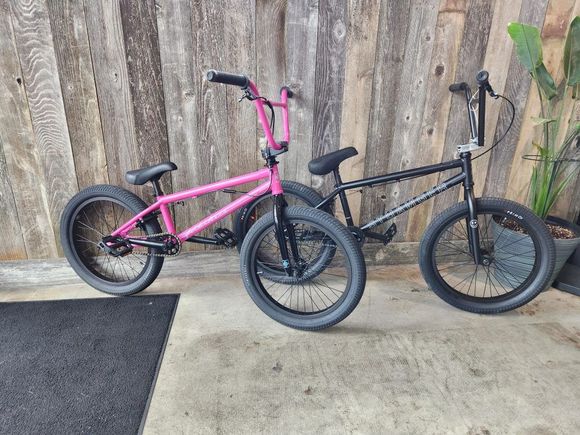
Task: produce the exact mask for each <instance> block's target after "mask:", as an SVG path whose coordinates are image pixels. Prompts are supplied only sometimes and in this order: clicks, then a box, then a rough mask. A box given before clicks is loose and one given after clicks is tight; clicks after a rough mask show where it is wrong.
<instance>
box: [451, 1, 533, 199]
mask: <svg viewBox="0 0 580 435" xmlns="http://www.w3.org/2000/svg"><path fill="white" fill-rule="evenodd" d="M521 5H522V1H521V0H514V1H511V2H501V1H500V2H496V3H495V8H494V13H493V21H492V23H491V29H490V35H489V39H488V41H487V47H486V52H485V59H484V61H483V66H482V67H483V68H484V69H486V70H487V71H488V72H489V74H490V82H491V83H492V85H493V89H494V91H495V92H496V93H498V94H502V95H503V94H504V89H505V86H506V81H507V79H508V74H509V67H510V63H509V62H506V59H510V58H511V55H512V50H513V44H512V42H511V39H509V37H507V30H506V29H507V25H508V23H509V22H511V21H517V20H518V17H519V14H520V10H521ZM506 38H507V39H506ZM524 99H525V97H524ZM487 103H488V104H487V105H486V116H485V118H486V119H485V129H486V134H485V141H486V143H485V148H486V150H488V149H489V148H490V147H491V146H492V145H493V143H494V138H496V137H497V136H496V135H495V133H496V126H497V124H498V119H499V114H500V109H502V108H503V105H504V102H503V100H497V101H495V100H493V99H491V98H489V96H488V98H487ZM504 110H505V109H504ZM502 127H505V126H504V125H502ZM499 133H500V134H503V132H499ZM505 140H507V138H506V139H504V141H505ZM499 146H510V145H509V142H502V144H501V145H499ZM474 154H475V155H474V157H476V158H475V160H473V182H474V188H475V195H476V196H482V195H483V191H484V187H485V180H486V177H487V169H488V165H489V159H490V153H489V152H488V153H485V154H483V155H482V156H481V157H477V155H479V154H481V153H480V152H478V153H474ZM457 197H458V200H459V201H463V192H462V191H461V189H460V191H459V192H458V195H457Z"/></svg>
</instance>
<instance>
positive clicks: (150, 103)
mask: <svg viewBox="0 0 580 435" xmlns="http://www.w3.org/2000/svg"><path fill="white" fill-rule="evenodd" d="M120 11H121V25H122V29H123V41H124V45H125V55H126V58H127V78H128V80H129V90H130V93H131V103H132V108H133V123H134V126H135V139H136V146H137V148H136V150H135V151H136V162H138V166H139V167H144V166H150V165H154V164H157V163H161V162H165V161H168V160H169V146H168V142H167V126H166V122H165V107H164V104H163V81H162V78H161V61H160V56H159V45H158V34H157V22H156V21H157V20H156V17H155V2H154V0H144V1H138V2H134V1H130V0H120ZM128 169H136V168H128ZM160 181H161V187H162V189H163V191H166V192H170V191H171V190H172V189H171V177H170V176H164V177H162V178H161V180H160ZM150 199H153V197H151V198H150Z"/></svg>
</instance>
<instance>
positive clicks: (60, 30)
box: [47, 0, 109, 189]
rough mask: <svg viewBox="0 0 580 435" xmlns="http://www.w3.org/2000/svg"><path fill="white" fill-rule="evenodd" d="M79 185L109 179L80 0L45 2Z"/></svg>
mask: <svg viewBox="0 0 580 435" xmlns="http://www.w3.org/2000/svg"><path fill="white" fill-rule="evenodd" d="M47 5H48V13H49V16H50V26H51V29H52V39H53V43H54V50H55V54H56V61H57V65H58V73H59V77H60V82H61V89H62V96H63V100H64V108H65V111H66V118H67V123H68V131H69V134H70V140H71V145H72V151H73V156H74V163H75V170H76V174H77V180H78V185H79V189H83V188H85V187H88V186H91V185H93V184H101V183H108V182H109V177H108V174H107V159H106V156H105V144H104V140H103V131H102V127H101V119H100V113H99V103H98V101H97V91H96V87H95V77H94V75H93V63H92V60H91V52H90V47H89V40H88V35H87V28H86V23H85V12H84V9H83V4H82V2H79V1H75V0H62V1H61V0H49V1H48V2H47Z"/></svg>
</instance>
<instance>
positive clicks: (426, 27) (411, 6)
mask: <svg viewBox="0 0 580 435" xmlns="http://www.w3.org/2000/svg"><path fill="white" fill-rule="evenodd" d="M579 8H580V0H578V1H574V0H534V1H528V0H510V1H503V0H495V1H494V0H412V1H394V0H392V1H386V0H385V1H380V0H349V1H332V0H300V1H295V0H287V1H286V0H211V1H209V0H155V1H153V0H147V1H145V0H143V1H137V0H133V1H129V0H85V1H84V2H83V1H82V0H37V1H36V0H0V101H1V102H2V107H1V109H0V146H1V147H0V197H1V199H2V201H1V205H2V207H1V208H0V222H2V225H3V232H2V233H3V234H2V243H1V244H0V259H23V258H49V257H57V256H60V255H62V251H61V249H60V243H59V242H58V240H59V216H60V213H61V211H62V209H63V207H64V206H65V204H66V202H67V201H68V199H69V198H70V197H71V196H72V195H74V194H75V193H76V192H77V191H78V190H79V189H82V188H84V187H86V186H89V185H91V184H96V183H113V184H119V185H121V186H123V187H126V188H131V187H132V186H128V185H127V183H126V182H125V180H124V172H125V171H126V170H129V169H135V168H138V167H141V166H145V165H149V164H153V163H157V162H160V161H164V160H168V159H171V160H172V161H174V162H175V163H176V164H177V165H178V167H179V170H178V171H176V172H173V173H172V174H171V176H170V177H166V179H165V180H164V188H165V189H167V190H169V189H183V188H186V187H190V186H193V185H197V184H201V183H208V182H211V181H213V180H217V179H220V178H224V177H228V176H233V175H237V174H241V173H243V172H247V171H251V170H254V169H256V168H257V167H258V166H259V165H261V161H260V158H259V153H258V138H259V133H258V130H257V128H256V126H257V122H256V116H255V114H254V111H253V107H252V105H250V104H247V103H240V104H238V103H237V102H236V98H237V97H238V96H239V94H240V92H239V90H238V89H235V88H233V87H226V86H221V85H215V84H210V83H208V82H206V81H205V80H204V78H203V77H204V72H205V71H206V70H208V69H210V68H215V69H220V70H225V71H232V72H243V73H246V74H248V75H249V76H250V77H252V78H254V79H255V81H256V83H257V84H258V86H259V87H260V89H261V91H262V93H263V94H264V95H266V96H276V95H277V93H278V90H279V87H280V85H282V84H289V85H290V86H291V87H292V89H293V90H294V91H295V93H296V98H295V99H293V100H292V101H291V104H290V105H291V133H292V142H291V151H290V152H289V153H288V154H287V155H285V156H284V157H283V158H282V160H283V163H282V165H281V166H282V174H283V176H284V177H285V178H287V179H291V180H298V181H301V182H304V183H307V184H312V185H313V186H315V187H316V188H320V189H322V190H328V189H329V188H330V186H331V183H330V181H329V180H327V179H324V178H321V177H313V176H311V175H310V174H309V173H308V171H307V162H308V160H310V159H311V158H313V157H317V156H319V155H321V154H323V153H326V152H329V151H333V150H336V149H338V148H339V147H346V146H355V147H356V148H357V149H358V151H359V155H358V156H357V157H356V158H354V159H352V160H349V162H348V163H347V164H345V165H344V171H343V179H345V180H348V179H354V178H357V177H362V176H372V175H379V174H382V173H384V172H386V171H394V170H399V169H404V168H410V167H413V166H417V165H423V164H430V163H436V162H439V161H441V160H442V159H449V158H451V157H452V155H453V150H454V147H455V145H456V144H458V143H464V142H465V140H466V137H467V128H466V114H465V107H464V102H463V101H462V99H461V98H460V97H457V96H452V95H451V94H450V93H449V92H448V90H447V87H448V85H449V84H450V83H451V82H455V81H468V82H470V83H473V81H474V80H473V78H474V76H475V73H476V72H477V71H478V70H479V69H481V68H482V67H485V68H486V69H488V70H489V72H490V78H491V82H492V84H493V86H494V88H495V90H496V91H497V92H500V93H503V94H505V95H507V96H508V97H509V98H510V99H511V100H512V101H514V103H515V105H516V109H517V114H516V118H515V122H514V126H513V128H512V129H511V131H510V132H509V134H508V135H507V137H506V139H505V140H504V142H503V145H502V146H501V147H498V148H496V149H495V150H494V151H493V152H492V153H489V154H487V155H486V156H485V157H483V158H481V159H479V160H476V162H475V163H474V168H475V171H476V174H477V175H476V183H477V190H478V193H479V194H481V193H483V194H485V195H495V196H506V197H510V198H516V199H519V200H521V201H524V200H525V193H526V188H527V180H528V178H529V174H530V165H529V164H527V163H525V162H524V161H522V159H521V156H522V155H523V154H524V153H525V152H529V151H530V142H531V140H532V138H533V136H534V131H533V128H532V123H531V121H530V117H531V116H533V115H536V114H537V112H538V110H537V107H538V105H537V102H538V97H537V95H536V92H535V89H533V88H532V89H530V78H529V76H528V74H526V73H525V71H524V70H523V68H522V67H521V66H520V64H519V63H518V61H517V59H516V58H515V56H514V49H513V45H512V43H511V42H510V40H509V38H508V36H507V33H506V25H507V23H508V22H510V21H522V22H526V23H529V24H534V25H536V26H540V27H542V29H543V30H542V32H543V37H544V39H545V46H544V49H545V52H544V58H545V62H546V64H547V66H548V69H550V70H551V71H552V72H554V73H557V74H558V76H561V75H562V73H561V72H558V71H559V69H560V63H559V60H560V58H561V55H562V49H563V38H564V35H565V32H566V28H567V24H568V23H569V21H570V19H571V17H572V16H574V15H577V14H578V11H579ZM566 110H567V111H568V112H569V113H571V111H572V110H573V109H572V108H571V107H570V108H566ZM509 119H510V116H509V112H508V110H507V107H504V106H502V105H501V104H499V103H495V102H494V103H490V104H489V118H488V123H487V138H488V142H491V139H496V138H498V137H499V136H501V135H502V134H503V132H504V131H505V129H506V126H507V124H508V122H509ZM437 177H438V176H431V177H427V178H424V179H423V178H422V179H415V180H413V181H410V182H407V183H401V184H395V185H390V186H387V187H377V188H375V189H367V190H365V191H364V192H362V195H361V193H354V194H353V195H352V200H353V209H354V212H355V215H356V216H357V218H358V217H362V218H363V219H365V218H368V217H369V216H372V215H376V214H377V213H378V212H380V211H382V210H383V209H385V208H389V207H391V206H393V205H396V204H397V203H398V202H400V201H401V200H402V199H403V198H404V197H406V196H407V195H409V194H410V193H411V192H417V193H419V192H421V191H423V190H426V189H427V188H429V187H430V186H431V185H433V184H434V183H435V182H436V181H437ZM136 191H137V192H138V193H142V194H149V193H148V191H147V190H143V189H139V190H136ZM579 192H580V182H579V183H576V185H575V186H570V188H569V189H568V191H567V193H566V195H565V196H564V198H563V200H562V201H560V203H559V204H558V206H557V211H558V214H560V215H561V216H564V217H568V218H570V217H572V216H573V215H575V214H576V213H577V212H578V210H579V208H580V205H579V203H580V199H579V197H580V195H579ZM458 198H459V192H458V191H457V190H454V191H453V192H450V193H446V194H445V195H441V196H440V197H437V198H436V199H435V200H431V201H429V202H427V203H426V204H424V205H422V206H420V207H418V208H415V209H413V210H412V211H411V212H410V213H408V214H407V215H404V216H403V217H400V218H398V219H397V225H398V227H399V235H398V239H397V240H398V241H400V242H402V241H406V242H414V241H417V240H418V239H419V238H420V236H421V234H422V231H423V229H424V228H425V226H426V224H428V223H429V221H430V220H431V217H432V215H433V214H434V213H437V212H440V211H441V210H442V209H444V208H445V207H446V206H448V205H449V204H451V203H452V202H455V201H457V199H458ZM228 199H229V195H227V194H223V193H220V194H216V195H207V196H204V197H203V198H200V199H199V200H196V201H193V202H190V203H187V204H186V206H185V207H180V208H178V209H177V210H176V213H177V216H176V218H177V223H178V226H179V225H181V226H183V225H185V224H186V223H187V222H191V223H193V220H194V219H196V218H199V217H201V215H202V214H204V213H206V212H207V211H208V210H213V209H216V208H217V207H219V206H220V204H223V203H225V202H226V201H227V200H228Z"/></svg>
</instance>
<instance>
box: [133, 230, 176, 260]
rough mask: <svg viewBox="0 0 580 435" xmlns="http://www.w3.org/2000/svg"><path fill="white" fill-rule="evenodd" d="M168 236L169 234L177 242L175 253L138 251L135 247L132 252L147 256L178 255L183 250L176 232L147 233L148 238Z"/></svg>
mask: <svg viewBox="0 0 580 435" xmlns="http://www.w3.org/2000/svg"><path fill="white" fill-rule="evenodd" d="M167 236H169V237H170V238H171V239H172V240H173V241H175V242H176V247H177V251H176V252H174V253H173V254H156V253H151V252H140V251H136V250H135V249H134V248H133V251H132V252H133V253H134V254H136V255H145V256H147V257H176V256H177V255H179V253H180V252H181V240H179V238H178V237H177V236H175V235H174V234H171V233H158V234H147V239H149V238H151V237H167Z"/></svg>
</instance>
